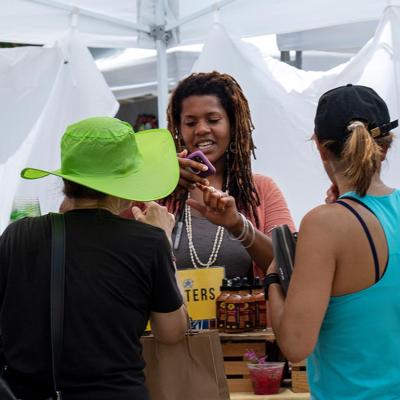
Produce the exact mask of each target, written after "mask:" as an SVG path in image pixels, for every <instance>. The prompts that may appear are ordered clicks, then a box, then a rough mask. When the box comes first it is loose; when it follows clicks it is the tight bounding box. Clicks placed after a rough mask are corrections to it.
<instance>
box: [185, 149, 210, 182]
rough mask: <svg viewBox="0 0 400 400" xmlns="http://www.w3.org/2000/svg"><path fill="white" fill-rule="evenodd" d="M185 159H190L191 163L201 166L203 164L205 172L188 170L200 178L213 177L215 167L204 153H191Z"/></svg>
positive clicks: (199, 151)
mask: <svg viewBox="0 0 400 400" xmlns="http://www.w3.org/2000/svg"><path fill="white" fill-rule="evenodd" d="M187 158H190V159H191V160H193V161H196V162H199V163H201V164H205V165H207V167H208V170H207V171H199V170H198V169H194V168H190V170H191V171H192V172H193V173H194V174H196V175H198V176H201V177H202V178H206V177H207V176H210V175H214V174H215V167H214V165H212V164H211V163H210V161H209V160H208V158H207V157H206V156H205V155H204V153H203V152H202V151H201V150H197V151H194V152H193V153H190V154H189V155H188V156H187Z"/></svg>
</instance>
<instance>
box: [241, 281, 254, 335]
mask: <svg viewBox="0 0 400 400" xmlns="http://www.w3.org/2000/svg"><path fill="white" fill-rule="evenodd" d="M250 289H251V288H250V285H249V282H248V280H247V278H246V277H244V278H242V281H241V288H240V292H239V293H240V295H241V296H242V300H243V303H242V304H241V307H240V327H241V329H243V330H244V331H247V332H248V331H252V330H253V329H254V323H253V308H254V305H255V298H254V296H253V295H252V294H251V292H250Z"/></svg>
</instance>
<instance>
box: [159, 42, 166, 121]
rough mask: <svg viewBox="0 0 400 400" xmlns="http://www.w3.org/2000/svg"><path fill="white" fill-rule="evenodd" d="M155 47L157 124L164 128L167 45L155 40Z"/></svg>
mask: <svg viewBox="0 0 400 400" xmlns="http://www.w3.org/2000/svg"><path fill="white" fill-rule="evenodd" d="M156 49H157V96H158V97H157V109H158V126H159V127H160V128H165V127H166V126H167V121H166V110H167V101H168V64H167V46H166V44H165V43H164V42H163V41H162V40H160V39H157V40H156Z"/></svg>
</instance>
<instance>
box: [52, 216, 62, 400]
mask: <svg viewBox="0 0 400 400" xmlns="http://www.w3.org/2000/svg"><path fill="white" fill-rule="evenodd" d="M50 218H51V227H52V229H51V278H50V329H51V353H52V357H51V360H52V376H53V386H54V392H55V395H56V398H57V399H61V393H60V392H58V391H57V383H56V382H57V381H56V377H57V376H58V373H59V369H60V361H61V351H62V344H63V332H64V331H63V324H64V282H65V224H64V215H63V214H50Z"/></svg>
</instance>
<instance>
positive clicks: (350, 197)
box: [339, 196, 376, 217]
mask: <svg viewBox="0 0 400 400" xmlns="http://www.w3.org/2000/svg"><path fill="white" fill-rule="evenodd" d="M343 199H349V200H352V201H355V202H356V203H358V204H359V205H360V206H363V207H364V208H366V209H367V210H368V211H369V212H370V213H371V214H374V215H375V213H374V212H373V211H372V209H371V208H369V207H368V206H367V205H366V204H365V203H363V202H362V201H361V200H359V199H357V197H353V196H342V197H340V199H339V200H343ZM375 217H376V215H375Z"/></svg>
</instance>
